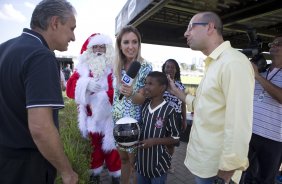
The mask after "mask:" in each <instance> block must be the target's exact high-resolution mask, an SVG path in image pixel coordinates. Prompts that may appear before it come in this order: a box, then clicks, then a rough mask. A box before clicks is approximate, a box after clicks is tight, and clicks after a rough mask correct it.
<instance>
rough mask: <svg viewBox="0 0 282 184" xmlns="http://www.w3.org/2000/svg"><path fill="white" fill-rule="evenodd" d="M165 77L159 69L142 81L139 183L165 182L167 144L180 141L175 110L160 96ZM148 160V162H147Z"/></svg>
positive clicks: (167, 154) (138, 160) (166, 83)
mask: <svg viewBox="0 0 282 184" xmlns="http://www.w3.org/2000/svg"><path fill="white" fill-rule="evenodd" d="M167 86H168V80H167V77H166V75H165V74H164V73H162V72H157V71H154V72H151V73H149V74H148V76H147V78H146V81H145V87H144V90H145V96H146V97H147V100H146V101H145V103H144V104H143V108H142V115H141V117H142V118H141V121H140V124H141V127H142V128H141V134H140V141H139V148H138V150H137V156H136V170H137V181H138V184H148V183H152V184H164V183H166V179H167V171H168V169H169V167H170V165H171V155H170V153H169V151H168V150H167V148H166V146H169V145H174V144H177V142H179V125H177V123H179V122H177V120H178V118H177V116H178V115H177V112H176V111H175V109H174V108H173V107H172V106H171V105H170V103H169V102H168V101H166V100H165V99H164V98H163V95H164V92H165V91H166V89H167ZM148 163H150V164H148Z"/></svg>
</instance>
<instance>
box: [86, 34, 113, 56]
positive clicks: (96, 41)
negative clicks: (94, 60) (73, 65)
mask: <svg viewBox="0 0 282 184" xmlns="http://www.w3.org/2000/svg"><path fill="white" fill-rule="evenodd" d="M103 44H105V45H112V40H111V38H110V37H108V36H106V35H104V34H100V33H94V34H92V35H91V36H89V37H88V38H87V40H86V41H85V42H84V44H83V45H82V48H81V51H80V54H82V53H83V52H84V51H86V50H87V49H89V48H91V47H92V46H93V45H103Z"/></svg>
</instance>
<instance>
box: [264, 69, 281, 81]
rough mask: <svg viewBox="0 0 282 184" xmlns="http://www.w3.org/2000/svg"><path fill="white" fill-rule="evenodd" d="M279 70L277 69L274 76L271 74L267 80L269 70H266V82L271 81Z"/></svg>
mask: <svg viewBox="0 0 282 184" xmlns="http://www.w3.org/2000/svg"><path fill="white" fill-rule="evenodd" d="M280 70H281V68H279V70H277V71H276V72H275V74H273V75H272V76H271V77H270V79H267V77H268V74H269V72H270V69H268V70H267V73H266V77H265V78H266V80H268V81H271V79H273V77H274V76H275V75H276V74H277V73H278V72H279V71H280Z"/></svg>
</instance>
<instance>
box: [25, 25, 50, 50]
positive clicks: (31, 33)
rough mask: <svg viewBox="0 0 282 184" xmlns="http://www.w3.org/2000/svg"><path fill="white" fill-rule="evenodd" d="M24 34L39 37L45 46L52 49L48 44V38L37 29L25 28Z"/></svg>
mask: <svg viewBox="0 0 282 184" xmlns="http://www.w3.org/2000/svg"><path fill="white" fill-rule="evenodd" d="M22 34H25V35H29V36H32V37H34V38H35V39H38V41H40V42H41V43H42V44H43V45H44V46H45V47H47V48H48V49H50V48H49V46H48V44H47V42H46V40H45V39H44V37H43V36H42V35H41V34H39V33H38V32H35V31H32V30H30V29H27V28H24V29H23V33H22Z"/></svg>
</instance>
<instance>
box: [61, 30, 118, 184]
mask: <svg viewBox="0 0 282 184" xmlns="http://www.w3.org/2000/svg"><path fill="white" fill-rule="evenodd" d="M113 59H114V48H113V46H112V40H111V38H109V37H108V36H106V35H104V34H99V33H97V34H92V35H91V36H90V37H89V38H88V39H87V40H86V41H85V43H84V44H83V46H82V49H81V55H80V57H79V58H78V60H79V63H78V65H77V66H76V70H75V72H74V73H73V75H72V76H71V77H70V79H69V80H68V83H67V90H66V92H67V96H68V97H70V98H73V99H75V102H76V103H77V104H78V122H79V129H80V131H81V133H82V135H83V137H88V136H89V137H90V140H91V146H92V153H91V167H90V182H91V183H99V182H100V175H101V172H102V171H103V167H104V163H105V165H106V167H107V168H108V171H109V174H110V175H111V176H112V183H113V184H118V183H119V179H120V175H121V171H120V169H121V161H120V156H119V153H118V151H117V149H116V146H115V140H114V137H113V126H114V125H113V119H112V113H111V109H112V102H113V86H112V78H113V76H112V72H113Z"/></svg>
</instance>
